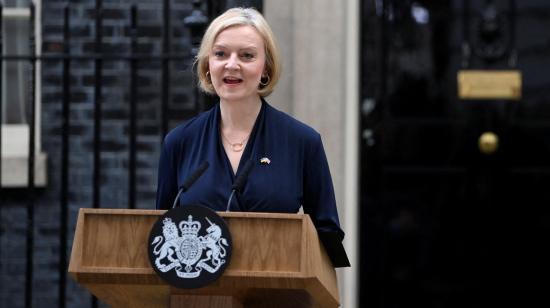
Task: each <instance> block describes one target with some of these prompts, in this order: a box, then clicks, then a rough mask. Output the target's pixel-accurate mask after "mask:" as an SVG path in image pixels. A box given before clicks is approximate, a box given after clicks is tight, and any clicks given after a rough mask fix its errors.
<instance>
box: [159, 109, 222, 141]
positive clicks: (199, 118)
mask: <svg viewBox="0 0 550 308" xmlns="http://www.w3.org/2000/svg"><path fill="white" fill-rule="evenodd" d="M213 112H214V108H212V109H210V110H208V111H205V112H202V113H200V114H198V115H196V116H194V117H192V118H190V119H188V120H185V121H183V122H181V123H179V124H178V125H177V126H176V127H174V128H173V129H172V130H170V131H169V132H168V134H166V137H164V144H165V146H174V145H177V144H180V143H181V142H183V141H185V140H189V139H190V138H191V139H192V138H194V137H196V136H197V135H199V134H197V132H199V131H201V130H202V129H204V125H206V124H207V123H208V119H209V118H210V116H211V115H212V113H213Z"/></svg>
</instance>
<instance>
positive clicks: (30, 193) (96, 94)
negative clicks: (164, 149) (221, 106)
mask: <svg viewBox="0 0 550 308" xmlns="http://www.w3.org/2000/svg"><path fill="white" fill-rule="evenodd" d="M241 5H242V3H241ZM193 9H194V10H195V11H194V13H195V14H197V13H199V14H200V12H202V10H201V9H205V5H204V4H203V3H201V1H194V8H193ZM128 11H129V16H130V18H129V19H130V20H128V24H129V31H128V33H129V39H130V50H129V53H124V54H113V53H106V52H105V51H104V50H103V49H102V46H103V39H104V37H103V33H102V29H103V27H102V26H103V24H102V23H103V19H104V16H103V15H104V14H103V12H104V10H103V3H102V1H101V0H96V1H95V17H94V19H95V23H94V29H95V37H94V48H95V49H94V51H93V53H80V52H79V53H73V51H72V50H71V43H72V42H73V41H72V39H73V38H72V37H71V26H72V23H71V7H69V6H67V7H65V8H64V9H63V27H62V40H63V43H62V46H63V48H62V50H59V51H57V52H48V53H44V54H42V55H37V54H36V53H35V38H34V24H35V19H34V15H35V14H34V7H33V6H31V7H30V19H29V20H30V27H29V29H30V31H29V32H30V33H31V35H30V37H29V45H30V50H31V54H29V55H14V54H4V53H3V52H2V50H3V49H2V47H3V45H4V44H5V42H4V41H3V37H2V33H3V32H2V25H3V21H2V7H1V6H0V71H2V68H3V66H4V63H5V62H9V61H25V62H28V63H30V65H29V67H30V69H29V72H28V74H29V76H30V79H29V81H30V82H29V84H28V90H27V93H28V100H29V101H28V102H27V104H26V105H27V106H29V108H28V111H29V112H27V117H28V119H27V121H28V122H27V123H28V125H29V144H28V149H29V154H28V163H27V167H28V169H27V176H28V185H27V187H26V188H25V189H24V196H25V197H26V199H27V200H26V201H24V204H26V210H27V221H26V233H25V238H26V265H25V300H24V305H25V307H32V306H33V283H34V282H35V280H36V277H35V276H34V275H33V274H35V273H34V272H33V268H34V266H33V263H34V262H33V260H34V258H35V255H34V248H35V237H34V233H35V204H36V188H35V186H36V185H35V173H34V171H35V164H36V162H35V159H33V158H35V157H36V156H37V155H36V153H35V152H36V144H35V140H36V136H35V132H36V131H37V130H36V127H35V125H36V122H35V119H36V114H35V112H36V110H37V109H36V106H35V104H36V98H35V93H36V92H35V88H36V84H35V81H36V80H35V75H36V67H37V64H38V63H42V64H44V63H50V62H56V63H60V64H61V67H62V72H61V74H62V76H61V84H60V91H61V93H62V95H61V97H62V98H61V100H60V103H61V108H60V109H61V113H60V116H61V121H60V123H61V124H60V131H61V151H60V156H59V159H60V164H59V165H60V179H59V186H60V187H59V189H60V190H59V209H60V211H59V219H60V227H59V228H60V229H59V243H60V245H59V268H58V275H59V285H58V292H57V296H58V305H59V307H65V305H66V298H67V265H68V256H67V247H68V246H69V245H70V244H69V243H68V238H69V236H68V235H69V234H70V233H71V232H72V230H69V224H68V221H69V194H70V192H69V191H70V185H71V184H70V177H69V175H70V153H71V151H70V147H69V145H70V141H71V139H70V138H71V135H70V130H71V118H70V114H71V95H72V91H71V87H72V85H71V77H72V76H73V72H72V70H71V68H72V66H74V65H75V64H78V63H80V62H92V63H93V72H94V73H93V75H94V86H93V106H94V108H93V120H92V121H93V171H92V173H91V174H90V177H92V178H93V188H92V200H90V206H91V207H94V208H99V207H101V198H100V196H101V187H102V183H101V181H102V172H101V171H102V168H101V160H102V155H101V153H102V146H101V145H102V134H101V132H102V129H101V128H102V118H103V117H104V114H103V112H102V107H103V105H102V103H103V97H102V94H103V81H104V80H103V69H104V64H105V63H106V62H107V63H108V62H109V61H123V62H124V63H128V64H129V76H128V77H129V80H128V89H127V91H128V104H129V116H128V119H127V120H128V165H127V168H128V204H127V207H128V208H130V209H133V208H136V201H137V193H138V192H137V180H136V178H137V177H136V170H137V168H136V166H137V159H136V157H137V153H138V147H137V136H138V128H137V124H138V113H137V108H138V100H139V95H138V76H139V64H140V63H141V62H142V61H153V62H159V63H161V72H162V73H161V74H162V75H161V76H162V80H161V83H160V87H161V89H160V91H161V106H162V108H161V116H160V119H161V120H160V123H158V125H159V127H160V129H159V143H160V140H161V139H162V136H164V135H165V134H166V132H167V131H168V129H169V116H168V115H169V113H170V102H171V99H172V97H171V92H172V88H171V87H172V85H171V82H170V78H171V74H170V73H171V67H172V64H173V63H174V62H175V61H180V62H184V63H192V61H191V59H190V55H191V56H192V54H191V53H190V54H187V55H180V54H174V53H172V51H171V46H172V38H171V36H172V35H173V34H172V33H173V31H172V25H171V20H170V14H172V11H171V3H170V1H169V0H165V1H164V2H163V5H162V12H163V14H164V16H163V24H162V53H160V54H159V53H157V54H151V53H139V52H138V40H139V37H138V26H139V12H140V9H139V8H138V6H136V5H132V6H131V7H129V8H128ZM212 13H213V14H215V15H217V14H219V13H220V11H219V10H218V11H212ZM204 20H205V22H207V21H208V20H211V17H206V18H204ZM179 26H180V27H185V26H184V25H183V24H181V25H179ZM201 35H202V34H201ZM193 39H194V40H193V41H197V39H196V38H193ZM4 83H5V81H4V80H3V77H2V78H0V97H1V96H2V94H1V89H2V84H4ZM195 93H197V94H198V92H195ZM189 99H191V100H194V101H195V102H194V103H193V104H191V105H193V106H197V108H198V107H201V106H202V104H198V103H196V102H198V101H202V100H200V99H199V98H198V96H197V97H190V98H189ZM201 108H202V107H201ZM196 112H198V110H196ZM2 116H3V112H2V108H0V119H2ZM9 138H10V137H9V136H8V140H7V141H9ZM48 138H50V137H48ZM5 141H6V140H4V142H5ZM0 153H2V125H0ZM3 167H4V166H3V165H2V159H0V183H3V182H2V168H3ZM7 190H9V188H5V187H3V186H2V185H0V210H1V208H2V207H1V206H2V205H3V204H2V203H1V202H2V199H4V198H3V196H4V192H5V191H7ZM22 206H23V205H22ZM153 206H154V205H151V207H153ZM8 249H9V247H8ZM92 306H97V301H96V300H92Z"/></svg>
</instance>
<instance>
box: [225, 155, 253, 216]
mask: <svg viewBox="0 0 550 308" xmlns="http://www.w3.org/2000/svg"><path fill="white" fill-rule="evenodd" d="M252 167H254V163H253V162H252V159H249V160H248V161H247V162H246V164H245V165H244V167H243V171H242V172H241V173H240V174H239V175H238V176H237V178H236V179H235V182H233V185H232V186H231V195H230V196H229V200H227V208H226V209H225V211H226V212H229V206H230V205H231V199H233V196H234V195H235V193H236V192H237V193H240V192H241V191H242V190H243V188H244V183H245V182H246V179H247V178H248V175H249V174H250V171H251V170H252Z"/></svg>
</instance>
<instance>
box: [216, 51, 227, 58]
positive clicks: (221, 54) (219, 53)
mask: <svg viewBox="0 0 550 308" xmlns="http://www.w3.org/2000/svg"><path fill="white" fill-rule="evenodd" d="M224 55H225V53H224V52H223V51H214V56H216V57H223V56H224Z"/></svg>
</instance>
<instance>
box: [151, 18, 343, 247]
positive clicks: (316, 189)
mask: <svg viewBox="0 0 550 308" xmlns="http://www.w3.org/2000/svg"><path fill="white" fill-rule="evenodd" d="M196 65H197V73H198V77H199V86H200V87H201V89H202V90H204V91H205V92H207V93H211V94H214V93H215V94H217V95H218V96H219V98H220V101H219V104H217V105H216V106H215V107H214V108H212V109H211V110H209V111H207V112H204V113H202V114H200V115H198V116H197V117H195V118H193V119H191V120H189V121H187V122H185V123H183V124H181V125H179V126H178V127H176V128H175V129H174V130H172V131H171V132H170V133H169V134H168V135H167V136H166V138H165V140H164V143H163V147H162V152H161V157H160V163H159V175H158V176H159V177H158V191H157V209H166V208H170V207H171V206H172V203H173V201H174V198H175V197H176V195H177V192H178V187H180V186H181V185H182V183H183V182H184V181H185V180H186V179H187V178H188V177H189V176H190V174H191V173H193V172H194V171H195V170H196V169H197V168H198V166H199V165H200V164H201V163H202V162H204V161H207V162H208V163H209V164H210V167H209V168H208V169H207V170H206V172H205V173H204V174H203V175H202V176H201V177H200V178H199V179H198V180H197V181H196V182H195V183H194V184H193V186H191V188H190V189H189V190H187V191H186V192H185V193H183V194H181V195H180V197H179V203H180V204H201V205H204V206H207V207H210V208H212V209H214V210H217V211H225V210H226V204H227V202H228V198H229V195H230V193H231V186H232V184H233V182H234V181H235V178H236V176H238V175H239V174H240V173H241V172H242V169H243V166H244V165H245V162H246V161H249V160H250V161H252V164H253V167H252V169H251V171H250V174H249V176H248V179H247V181H246V182H245V185H244V187H243V189H242V190H241V192H240V194H238V195H237V198H235V199H232V202H231V203H230V205H229V208H230V210H231V211H254V212H284V213H296V212H297V211H298V210H299V208H300V206H303V208H304V212H305V213H308V214H310V216H311V218H312V220H313V222H314V224H315V226H316V228H317V229H318V230H319V231H325V232H336V233H338V235H339V236H340V239H342V238H343V236H344V232H343V231H342V230H341V229H340V225H339V221H338V213H337V210H336V201H335V198H334V189H333V186H332V180H331V176H330V171H329V167H328V163H327V159H326V156H325V152H324V149H323V145H322V142H321V137H320V135H319V134H318V133H317V132H316V131H314V130H313V129H312V128H310V127H309V126H307V125H305V124H303V123H300V122H299V121H297V120H295V119H293V118H292V117H290V116H289V115H287V114H285V113H283V112H281V111H278V110H276V109H274V108H273V107H271V106H270V105H269V104H268V103H267V102H266V101H265V100H264V97H266V96H268V95H269V94H270V93H271V92H272V91H273V88H274V87H275V85H276V84H277V81H278V79H279V76H280V60H279V55H278V51H277V48H276V46H275V42H274V37H273V33H272V31H271V29H270V27H269V25H268V24H267V22H266V21H265V19H264V18H263V17H262V15H261V14H260V13H258V12H257V11H256V10H254V9H248V8H247V9H243V8H234V9H230V10H228V11H226V12H225V13H224V14H222V15H221V16H219V17H218V18H216V19H215V20H214V21H213V22H212V23H211V24H210V26H209V27H208V29H207V30H206V33H205V35H204V37H203V40H202V43H201V46H200V50H199V53H198V55H197V59H196Z"/></svg>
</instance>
